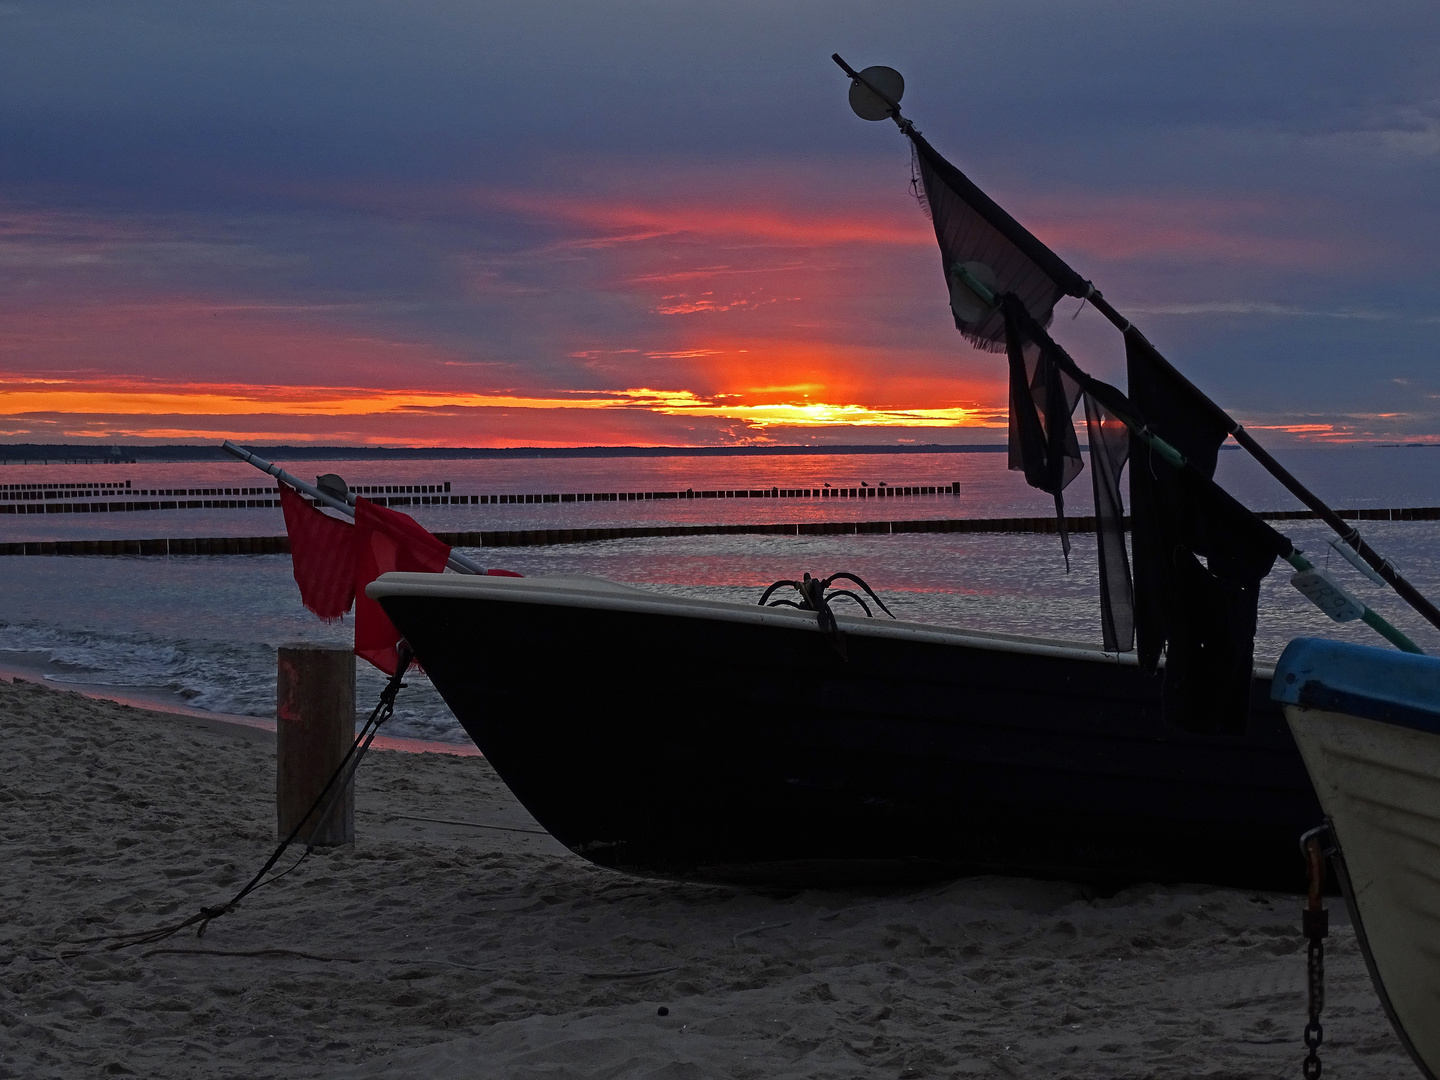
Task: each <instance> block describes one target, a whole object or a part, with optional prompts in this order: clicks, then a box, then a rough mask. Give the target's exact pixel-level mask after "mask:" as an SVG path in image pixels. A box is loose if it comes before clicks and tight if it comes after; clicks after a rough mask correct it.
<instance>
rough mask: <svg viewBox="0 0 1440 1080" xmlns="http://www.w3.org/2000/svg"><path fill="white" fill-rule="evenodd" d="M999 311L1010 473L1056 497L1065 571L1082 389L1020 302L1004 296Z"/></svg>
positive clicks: (1077, 465)
mask: <svg viewBox="0 0 1440 1080" xmlns="http://www.w3.org/2000/svg"><path fill="white" fill-rule="evenodd" d="M1000 308H1001V311H1002V313H1003V316H1004V325H1005V328H1006V334H1005V338H1006V345H1007V352H1008V355H1009V358H1010V468H1012V469H1014V470H1016V471H1017V472H1023V473H1024V474H1025V482H1026V483H1027V484H1029V485H1030V486H1031V487H1033V488H1039V489H1040V490H1041V491H1045V492H1048V493H1050V494H1051V495H1053V496H1054V497H1055V513H1056V515H1057V516H1058V517H1059V521H1060V543H1061V546H1062V548H1063V550H1064V552H1065V559H1066V566H1067V567H1068V566H1069V559H1070V537H1069V535H1068V533H1067V531H1066V528H1065V498H1064V495H1063V494H1062V493H1063V492H1064V490H1065V489H1066V488H1067V487H1069V486H1070V481H1072V480H1074V479H1075V477H1077V476H1079V475H1080V470H1081V469H1083V468H1084V467H1085V462H1084V461H1083V460H1082V459H1081V457H1080V442H1079V440H1078V439H1076V438H1075V424H1074V422H1073V421H1072V420H1071V419H1070V414H1071V413H1073V412H1074V411H1075V403H1076V402H1077V401H1079V400H1080V385H1079V383H1077V382H1076V381H1075V379H1074V378H1072V377H1071V376H1070V375H1069V374H1067V373H1066V372H1065V371H1063V370H1061V366H1060V363H1059V357H1058V356H1057V354H1058V353H1060V352H1061V349H1060V346H1058V345H1056V344H1055V343H1054V342H1053V341H1051V340H1050V335H1049V334H1046V333H1045V332H1044V330H1042V329H1041V328H1040V327H1039V326H1037V325H1036V324H1035V322H1034V321H1033V320H1032V319H1031V318H1030V316H1029V315H1028V313H1027V312H1026V311H1025V307H1024V305H1023V304H1022V303H1021V301H1020V300H1018V299H1017V298H1016V297H1013V296H1004V297H1002V298H1001V301H1000ZM1067 359H1068V358H1067ZM1072 366H1073V362H1072Z"/></svg>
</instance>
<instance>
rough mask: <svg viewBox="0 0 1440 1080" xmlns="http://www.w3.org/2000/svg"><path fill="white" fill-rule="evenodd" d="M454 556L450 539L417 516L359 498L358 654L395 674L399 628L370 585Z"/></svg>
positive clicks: (435, 567)
mask: <svg viewBox="0 0 1440 1080" xmlns="http://www.w3.org/2000/svg"><path fill="white" fill-rule="evenodd" d="M449 558H450V545H449V544H446V543H445V542H443V541H441V540H438V539H436V538H435V537H433V536H431V535H430V534H429V533H428V532H426V531H425V530H424V529H423V528H421V527H420V525H419V523H418V522H416V521H415V519H414V518H410V517H406V516H405V515H404V514H398V513H396V512H395V511H394V510H387V509H385V508H384V507H383V506H376V505H375V504H374V503H372V502H371V501H370V500H368V499H356V500H355V578H354V583H355V584H354V588H355V655H356V656H358V657H360V658H361V659H362V660H368V661H370V663H372V664H374V665H375V666H376V667H377V668H379V669H380V670H381V671H383V672H385V674H387V675H393V674H395V666H396V663H397V661H398V657H397V655H396V652H395V646H396V645H397V644H399V641H400V631H398V630H396V629H395V625H394V624H393V623H392V622H391V621H390V620H389V618H388V617H387V616H386V615H385V612H384V610H383V609H382V608H381V607H380V605H379V604H378V603H377V602H375V601H374V600H371V599H370V598H369V597H368V596H366V595H365V586H366V585H368V584H370V582H372V581H374V580H375V579H376V578H377V577H379V576H380V575H381V574H385V573H389V572H390V571H391V570H410V571H419V572H422V573H432V574H438V573H439V572H440V571H442V570H444V569H445V563H446V561H447V560H448V559H449Z"/></svg>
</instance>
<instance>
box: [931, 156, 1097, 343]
mask: <svg viewBox="0 0 1440 1080" xmlns="http://www.w3.org/2000/svg"><path fill="white" fill-rule="evenodd" d="M906 134H908V135H909V136H910V142H911V144H912V145H913V147H914V153H915V161H916V164H917V165H918V167H919V172H920V178H921V180H922V181H923V183H924V185H925V201H926V203H927V204H928V206H929V211H930V219H931V221H933V222H934V224H935V239H936V240H937V241H938V242H939V244H940V261H941V270H942V271H943V273H944V274H945V282H946V284H947V285H948V286H949V288H950V308H951V312H952V313H953V314H954V316H955V326H956V328H957V329H958V330H959V331H960V332H961V333H963V334H964V335H965V337H966V338H967V339H968V340H969V341H970V342H971V343H972V344H974V345H976V346H977V347H979V348H981V349H986V350H988V351H990V352H1000V351H1001V350H1002V349H1004V348H1005V320H1004V318H1003V316H1002V315H1001V312H1000V310H999V308H998V307H994V306H991V305H990V304H988V303H986V302H984V301H983V300H981V299H980V298H979V297H978V296H977V295H976V294H975V293H974V292H973V291H972V290H971V289H970V288H969V287H968V286H967V285H966V284H965V283H964V280H963V278H962V277H961V276H960V275H958V274H957V273H956V268H957V267H965V268H966V270H967V271H968V272H970V273H971V274H973V276H974V277H975V279H976V280H978V281H979V282H980V283H981V284H982V285H984V286H985V287H986V288H988V289H989V290H990V291H991V292H993V293H994V294H995V295H996V296H1001V295H1005V294H1010V295H1012V296H1015V297H1016V298H1017V299H1019V301H1020V302H1021V303H1022V304H1023V305H1024V306H1025V310H1026V311H1027V312H1029V314H1030V317H1031V318H1032V319H1034V320H1035V322H1036V323H1037V324H1039V325H1040V326H1041V327H1045V326H1048V325H1049V324H1050V316H1051V315H1052V314H1053V312H1054V310H1055V304H1056V301H1058V300H1059V299H1060V297H1062V296H1065V295H1067V294H1068V295H1070V296H1085V295H1086V293H1087V292H1088V291H1089V288H1090V287H1089V284H1088V283H1087V282H1086V281H1085V280H1084V279H1083V278H1081V277H1080V275H1079V274H1077V273H1075V271H1074V270H1071V269H1070V267H1068V266H1067V265H1065V263H1064V262H1063V261H1062V260H1061V259H1060V257H1059V256H1057V255H1056V254H1055V253H1054V252H1053V251H1051V250H1050V249H1049V248H1047V247H1046V246H1045V245H1044V244H1042V243H1041V242H1040V241H1039V240H1037V239H1035V237H1033V236H1032V235H1030V233H1029V232H1028V231H1027V230H1026V229H1025V227H1024V226H1023V225H1021V224H1020V223H1019V222H1017V221H1016V220H1015V219H1014V218H1012V217H1011V216H1010V215H1009V214H1007V213H1006V212H1005V211H1004V210H1002V209H1001V208H1000V207H999V206H998V205H997V204H996V203H995V202H994V200H992V199H991V198H990V196H988V195H986V194H985V193H984V192H983V191H981V190H980V189H979V188H978V187H976V186H975V185H974V184H973V183H972V182H971V181H970V179H969V178H968V177H967V176H966V175H965V174H964V173H962V172H961V171H960V170H959V169H957V168H955V166H954V165H951V164H950V163H949V162H948V161H946V160H945V159H944V158H943V157H941V156H940V155H939V154H937V153H936V152H935V149H934V147H932V146H931V145H930V144H929V143H928V142H926V141H925V140H924V139H923V138H921V137H920V135H919V134H918V133H916V132H914V131H909V132H907V133H906Z"/></svg>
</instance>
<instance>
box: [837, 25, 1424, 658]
mask: <svg viewBox="0 0 1440 1080" xmlns="http://www.w3.org/2000/svg"><path fill="white" fill-rule="evenodd" d="M831 59H832V60H834V61H835V63H836V64H838V65H839V66H840V68H841V70H843V71H844V72H845V74H846V75H848V76H850V78H851V79H852V80H853V81H854V83H855V84H856V85H858V86H863V87H864V88H865V89H866V90H867V91H868V92H869V93H871V94H873V95H874V96H875V97H876V98H877V99H878V100H879V101H880V102H882V103H883V104H884V106H885V107H886V109H887V110H888V115H889V118H890V119H891V120H893V121H895V124H896V126H897V127H899V129H900V130H901V132H902V133H903V134H904V135H905V136H906V137H907V138H909V139H911V140H912V141H913V140H915V139H916V138H918V136H919V133H918V132H917V131H916V129H915V125H914V124H913V123H911V122H910V121H909V120H908V119H906V118H905V117H903V116H901V115H900V102H899V100H898V98H897V96H895V95H893V94H890V93H887V92H886V90H885V88H883V87H879V86H876V85H875V83H874V82H873V81H872V80H870V79H867V78H866V77H865V76H864V75H863V74H862V73H860V72H858V71H856V70H855V69H854V68H852V67H851V66H850V65H849V64H847V63H846V62H845V61H844V60H843V59H842V58H841V56H840V54H839V53H833V54H832V55H831ZM881 118H883V117H881ZM981 194H983V193H981ZM986 199H987V202H988V201H989V200H988V197H986ZM991 205H992V206H993V207H994V209H995V210H997V211H999V212H1000V213H1001V214H1003V215H1004V217H1005V219H1006V221H1007V222H1008V223H1011V224H1013V225H1014V227H1015V228H1016V229H1018V230H1019V231H1020V232H1021V233H1022V234H1023V236H1024V237H1025V238H1026V239H1028V240H1031V241H1033V243H1034V244H1036V245H1038V246H1039V248H1040V249H1042V250H1043V251H1044V252H1045V254H1046V255H1047V256H1048V257H1049V259H1053V260H1054V261H1055V263H1056V264H1058V265H1059V266H1062V267H1064V269H1065V270H1066V271H1067V272H1068V274H1069V275H1074V277H1075V278H1077V279H1079V280H1081V281H1083V282H1084V288H1083V289H1080V290H1079V291H1074V292H1073V293H1072V295H1075V296H1078V297H1080V298H1081V299H1084V300H1087V301H1088V302H1089V303H1090V304H1091V306H1093V307H1094V308H1095V310H1096V311H1098V312H1100V314H1101V315H1103V316H1105V318H1106V319H1108V320H1109V321H1110V324H1111V325H1112V326H1114V327H1115V328H1116V329H1117V330H1119V331H1120V333H1121V334H1122V335H1123V336H1126V337H1129V336H1131V335H1133V336H1134V338H1135V340H1136V341H1138V342H1140V343H1141V344H1143V345H1145V346H1146V348H1147V349H1148V350H1149V351H1150V352H1151V353H1152V354H1153V356H1154V359H1155V360H1156V361H1157V362H1158V363H1159V364H1161V365H1163V369H1164V371H1165V372H1166V374H1168V375H1170V376H1171V377H1172V378H1174V379H1176V380H1177V381H1179V382H1180V383H1181V384H1182V385H1183V386H1184V387H1185V388H1186V389H1188V390H1189V391H1190V392H1192V393H1193V394H1194V395H1195V396H1196V397H1197V398H1198V399H1199V400H1200V401H1201V402H1203V403H1204V404H1205V405H1206V406H1207V407H1208V408H1209V409H1210V410H1211V411H1212V412H1213V414H1214V415H1215V417H1216V419H1217V420H1219V421H1220V422H1221V424H1222V425H1223V426H1224V427H1225V429H1226V431H1227V432H1228V433H1229V435H1230V437H1231V438H1233V439H1234V440H1235V442H1236V443H1238V444H1239V445H1240V446H1241V447H1243V448H1244V449H1245V451H1246V452H1247V453H1249V454H1250V456H1251V457H1252V458H1254V459H1255V460H1256V461H1257V462H1259V464H1260V466H1261V467H1262V468H1263V469H1264V470H1265V471H1266V472H1268V473H1269V474H1270V475H1271V476H1273V477H1274V478H1275V479H1276V480H1278V481H1280V483H1281V484H1282V485H1284V487H1285V489H1286V490H1287V491H1289V492H1290V493H1291V494H1292V495H1294V496H1295V497H1296V498H1297V499H1299V500H1300V501H1301V502H1302V503H1303V504H1304V505H1305V506H1307V507H1308V508H1309V509H1310V510H1311V511H1312V512H1313V513H1314V514H1315V515H1316V516H1317V517H1318V518H1320V520H1322V521H1324V522H1325V524H1326V525H1328V526H1329V527H1330V528H1331V529H1332V530H1333V531H1334V532H1335V533H1336V535H1338V536H1339V537H1340V539H1341V540H1342V541H1343V542H1344V543H1346V544H1348V545H1349V546H1350V547H1351V548H1353V549H1354V551H1355V552H1356V553H1357V554H1358V555H1359V556H1360V558H1361V559H1363V560H1365V562H1366V564H1368V565H1369V566H1370V567H1371V568H1372V569H1374V571H1375V572H1376V573H1377V574H1379V576H1380V577H1381V578H1382V579H1383V580H1384V581H1385V583H1386V584H1388V585H1389V586H1390V587H1391V588H1392V589H1394V591H1395V592H1396V594H1397V595H1399V596H1400V598H1401V599H1403V600H1404V601H1405V602H1406V603H1407V604H1409V605H1410V606H1411V607H1412V608H1414V609H1415V610H1416V611H1417V612H1419V614H1420V615H1421V616H1422V617H1423V618H1424V619H1425V620H1426V621H1427V622H1429V623H1430V624H1431V625H1432V626H1434V627H1436V628H1437V629H1440V608H1437V607H1436V606H1435V605H1434V604H1432V603H1431V602H1430V601H1429V600H1428V599H1427V598H1426V597H1425V596H1424V595H1423V594H1421V592H1420V591H1419V590H1418V589H1416V588H1415V586H1414V585H1412V584H1410V582H1409V581H1407V580H1406V579H1405V577H1404V576H1403V575H1402V574H1401V573H1400V572H1399V571H1398V570H1396V569H1395V567H1394V566H1392V565H1391V564H1390V562H1389V560H1388V559H1386V558H1385V557H1384V556H1383V555H1381V554H1380V553H1379V552H1377V551H1376V550H1375V549H1374V548H1372V547H1371V546H1370V545H1369V544H1368V543H1366V541H1365V539H1364V538H1363V537H1362V536H1361V535H1360V530H1359V529H1358V528H1356V527H1355V526H1353V525H1347V524H1346V523H1345V520H1344V519H1343V518H1341V517H1340V515H1339V514H1337V513H1336V512H1335V511H1334V510H1332V509H1331V508H1330V507H1329V506H1328V505H1326V503H1325V502H1324V501H1323V500H1322V499H1321V498H1320V497H1319V496H1318V495H1316V494H1315V493H1314V492H1313V491H1311V490H1310V489H1309V488H1307V487H1306V486H1305V485H1304V484H1302V483H1301V482H1300V481H1299V480H1298V479H1297V478H1296V477H1295V476H1294V475H1293V474H1291V473H1290V471H1289V470H1287V469H1286V468H1285V467H1284V466H1283V465H1281V464H1280V463H1279V462H1278V461H1276V460H1275V458H1274V457H1272V456H1271V455H1270V453H1269V452H1268V451H1267V450H1266V449H1265V448H1264V447H1263V446H1261V445H1260V444H1259V443H1258V442H1256V441H1255V438H1254V437H1253V436H1252V435H1251V434H1250V433H1249V432H1248V431H1246V430H1245V428H1244V426H1243V425H1241V424H1240V423H1239V422H1238V421H1237V420H1236V419H1235V418H1234V417H1232V416H1231V415H1230V414H1229V413H1227V412H1226V411H1225V410H1224V409H1222V408H1221V407H1220V406H1219V405H1217V404H1216V403H1215V402H1214V400H1212V399H1211V398H1210V397H1209V396H1208V395H1207V394H1205V393H1204V392H1202V391H1201V390H1200V389H1199V388H1198V387H1196V386H1195V384H1194V383H1192V382H1191V381H1190V380H1189V379H1188V378H1186V377H1185V375H1184V374H1182V373H1181V372H1180V371H1179V370H1177V369H1176V368H1175V366H1174V365H1173V364H1171V363H1170V361H1169V360H1167V359H1165V357H1164V356H1163V355H1161V353H1160V352H1159V350H1158V349H1156V348H1155V346H1154V345H1153V344H1151V342H1150V341H1149V340H1148V339H1147V338H1146V337H1145V335H1144V334H1142V333H1141V332H1140V330H1139V329H1138V328H1137V327H1136V326H1135V324H1134V323H1132V322H1131V321H1130V320H1129V319H1127V318H1125V316H1123V315H1121V314H1120V313H1119V312H1118V311H1116V310H1115V308H1114V306H1113V305H1111V303H1110V302H1109V301H1108V300H1106V299H1105V297H1104V296H1103V295H1102V294H1101V292H1100V290H1099V289H1097V288H1095V286H1094V285H1093V284H1092V283H1091V282H1090V281H1088V280H1086V279H1083V278H1079V275H1078V274H1075V272H1074V271H1073V270H1071V269H1070V267H1069V266H1068V265H1067V264H1065V263H1064V262H1063V260H1061V259H1060V257H1059V256H1058V255H1055V254H1054V253H1053V252H1051V251H1050V249H1049V248H1048V247H1046V246H1045V245H1044V244H1041V243H1040V241H1038V240H1035V239H1034V238H1033V237H1031V236H1030V234H1029V233H1028V232H1025V230H1024V228H1023V226H1020V225H1019V224H1018V223H1016V222H1014V219H1012V218H1010V217H1009V215H1008V214H1005V212H1004V210H1003V209H1001V208H1000V207H999V206H998V205H995V204H993V203H991ZM1027 246H1028V245H1027ZM966 284H967V286H969V287H970V288H971V289H972V290H974V291H976V292H977V294H979V295H980V296H981V297H982V298H984V296H985V293H986V292H988V291H989V290H987V289H985V286H984V284H983V283H980V282H977V281H974V280H973V279H971V280H967V281H966ZM977 286H979V288H977ZM1292 565H1293V561H1292ZM1296 568H1297V569H1305V568H1308V564H1307V567H1298V566H1297V567H1296ZM1366 621H1367V622H1368V621H1369V620H1368V619H1367V620H1366ZM1386 636H1387V637H1388V636H1389V635H1386ZM1392 640H1393V639H1392Z"/></svg>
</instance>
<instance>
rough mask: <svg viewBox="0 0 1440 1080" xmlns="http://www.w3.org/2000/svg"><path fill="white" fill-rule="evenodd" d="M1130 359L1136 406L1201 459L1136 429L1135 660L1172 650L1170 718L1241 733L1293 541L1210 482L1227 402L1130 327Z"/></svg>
mask: <svg viewBox="0 0 1440 1080" xmlns="http://www.w3.org/2000/svg"><path fill="white" fill-rule="evenodd" d="M1125 357H1126V362H1127V368H1128V374H1129V380H1130V401H1131V403H1132V404H1133V405H1134V407H1135V409H1136V411H1137V412H1138V414H1139V415H1140V416H1141V417H1143V418H1144V421H1145V423H1146V424H1147V425H1148V426H1149V428H1150V429H1151V430H1152V431H1153V432H1154V433H1155V434H1157V435H1159V436H1160V437H1161V438H1163V439H1164V440H1165V441H1166V442H1168V443H1170V445H1172V446H1174V447H1175V448H1176V449H1178V450H1179V451H1180V452H1181V453H1182V454H1184V455H1185V457H1186V458H1187V459H1188V460H1189V461H1190V463H1191V464H1192V465H1193V466H1194V468H1193V469H1181V470H1177V469H1174V468H1172V467H1171V466H1169V465H1168V464H1166V463H1165V462H1164V461H1163V460H1161V459H1160V458H1159V457H1158V456H1157V455H1155V454H1154V453H1153V451H1152V450H1150V449H1149V448H1148V447H1146V446H1145V445H1144V444H1143V443H1142V442H1141V441H1140V440H1139V438H1138V437H1135V439H1134V441H1133V442H1132V443H1131V450H1130V455H1131V461H1130V513H1131V515H1132V520H1133V533H1132V536H1131V546H1132V548H1133V550H1134V556H1135V628H1136V637H1137V645H1138V650H1137V651H1138V658H1139V661H1140V664H1141V666H1142V667H1144V668H1145V669H1146V670H1149V671H1154V670H1155V669H1156V667H1157V666H1158V664H1159V660H1160V652H1161V650H1162V648H1163V649H1164V651H1165V690H1164V706H1163V707H1164V713H1165V718H1166V720H1167V721H1169V722H1170V723H1173V724H1175V725H1177V726H1179V727H1183V728H1186V729H1189V730H1192V731H1205V732H1226V733H1240V732H1242V731H1243V730H1244V727H1245V718H1246V716H1247V714H1248V712H1249V698H1250V681H1251V671H1252V669H1253V667H1254V650H1255V625H1256V608H1257V605H1258V603H1259V598H1260V581H1261V579H1262V578H1264V577H1265V575H1266V574H1268V573H1269V572H1270V568H1271V566H1273V565H1274V563H1275V557H1276V556H1277V555H1278V554H1281V553H1283V552H1285V551H1287V550H1289V544H1288V543H1287V542H1286V541H1285V540H1284V538H1283V537H1281V536H1280V535H1279V534H1278V533H1277V532H1275V530H1274V529H1272V528H1270V526H1268V525H1266V524H1265V523H1264V522H1263V521H1261V520H1260V519H1259V518H1258V517H1256V516H1255V515H1254V514H1252V513H1251V512H1250V511H1249V510H1246V509H1245V508H1244V507H1243V506H1241V505H1240V504H1239V503H1238V502H1236V501H1235V500H1234V499H1233V498H1231V497H1230V496H1229V495H1227V494H1226V493H1225V492H1224V491H1223V490H1221V489H1220V488H1219V487H1217V486H1216V485H1215V484H1213V483H1210V482H1208V478H1210V477H1212V476H1213V475H1214V473H1215V463H1216V458H1217V455H1218V452H1219V449H1220V444H1221V443H1223V442H1224V441H1225V438H1226V436H1227V435H1228V434H1229V425H1228V424H1227V423H1226V421H1225V419H1224V416H1223V414H1222V413H1221V412H1220V410H1219V409H1218V408H1217V407H1216V406H1215V405H1214V404H1213V403H1212V402H1211V401H1209V399H1207V398H1205V397H1204V396H1203V395H1201V394H1200V393H1199V392H1198V391H1197V390H1195V388H1194V387H1192V386H1190V385H1189V383H1187V382H1186V381H1185V380H1184V379H1183V378H1182V377H1181V376H1180V375H1179V374H1178V373H1177V372H1176V371H1175V370H1174V369H1173V368H1172V367H1170V364H1169V363H1168V362H1167V361H1166V360H1165V358H1164V357H1162V356H1160V354H1159V353H1157V352H1156V351H1155V350H1154V348H1152V347H1151V346H1150V344H1149V343H1148V342H1146V341H1145V339H1144V338H1143V337H1141V336H1140V335H1139V334H1138V333H1136V332H1130V333H1127V334H1126V335H1125ZM1197 556H1198V557H1197ZM1199 557H1203V558H1204V559H1205V562H1204V563H1201V561H1200V558H1199Z"/></svg>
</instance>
